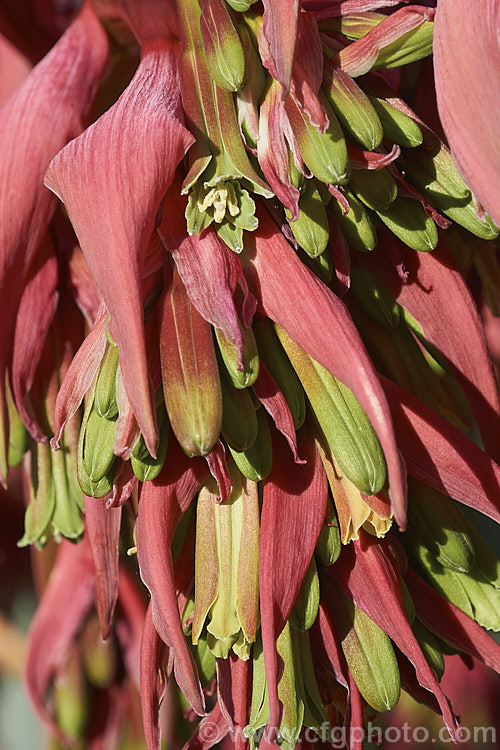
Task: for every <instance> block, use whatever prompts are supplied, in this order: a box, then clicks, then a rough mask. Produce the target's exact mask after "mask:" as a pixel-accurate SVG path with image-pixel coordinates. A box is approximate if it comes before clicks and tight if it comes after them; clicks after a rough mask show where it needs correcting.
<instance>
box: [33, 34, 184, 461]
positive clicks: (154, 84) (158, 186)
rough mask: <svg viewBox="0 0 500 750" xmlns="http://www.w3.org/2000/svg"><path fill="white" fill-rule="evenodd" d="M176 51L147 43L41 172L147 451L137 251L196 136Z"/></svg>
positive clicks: (149, 435)
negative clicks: (79, 254)
mask: <svg viewBox="0 0 500 750" xmlns="http://www.w3.org/2000/svg"><path fill="white" fill-rule="evenodd" d="M177 57H178V49H177V47H176V45H175V44H173V43H172V42H168V41H165V42H161V43H157V44H153V45H150V46H149V47H145V48H144V49H143V52H142V61H141V64H140V66H139V69H138V71H137V73H136V75H135V77H134V79H133V81H132V82H131V84H130V85H129V87H128V89H127V90H126V91H125V92H124V93H123V94H122V96H121V97H120V99H119V100H118V102H117V103H116V104H115V105H114V106H113V107H112V108H111V109H110V110H109V111H108V112H107V113H106V114H105V115H103V116H102V117H101V118H100V119H99V120H98V121H97V122H96V123H95V124H94V125H92V126H91V127H90V128H89V129H88V130H86V131H85V133H84V134H83V135H82V136H81V138H77V139H75V140H74V141H72V142H71V143H70V144H69V145H68V146H67V147H66V148H65V149H63V150H62V151H61V152H60V153H59V154H58V155H57V157H56V158H55V159H54V160H53V161H52V163H51V165H50V167H49V169H48V171H47V174H46V176H45V182H46V184H47V185H48V187H50V188H51V190H53V191H54V192H55V193H56V194H57V195H58V196H59V197H60V198H61V200H63V201H64V203H65V205H66V209H67V211H68V214H69V216H70V218H71V221H72V224H73V226H74V228H75V231H76V234H77V236H78V238H79V240H80V245H81V247H82V250H83V252H84V254H85V257H86V259H87V262H88V264H89V268H90V270H91V272H92V275H93V276H94V278H95V280H96V282H97V284H98V286H99V289H100V291H101V294H102V296H103V299H104V302H105V303H106V307H107V308H108V310H109V313H110V316H111V320H110V329H111V332H112V334H113V338H114V339H115V341H116V343H117V344H118V347H119V350H120V360H121V363H122V366H123V370H122V375H123V381H124V384H125V389H126V391H127V395H128V397H129V399H130V403H131V405H132V408H133V410H134V413H135V415H136V418H137V421H138V423H139V426H140V427H141V429H142V432H143V434H144V437H145V440H146V444H147V446H148V448H149V450H150V452H151V453H152V454H154V453H155V452H156V445H157V435H156V425H155V418H154V414H153V410H152V405H151V399H150V385H149V381H148V375H147V364H146V352H145V345H144V324H143V312H142V304H143V300H142V294H141V276H142V258H143V255H144V252H145V250H146V246H147V244H148V242H149V238H150V236H151V233H152V231H153V228H154V221H155V214H156V211H157V208H158V205H159V203H160V200H161V198H162V196H163V195H164V194H165V192H166V190H167V189H168V187H169V185H170V183H171V181H172V178H173V175H174V172H175V169H176V167H177V164H178V162H179V160H180V159H181V158H182V156H183V155H184V153H185V152H186V150H187V148H188V147H189V146H190V145H191V144H192V142H193V138H192V136H191V135H190V134H189V133H188V132H187V131H186V130H185V128H184V127H183V125H182V123H181V119H179V118H182V114H181V111H180V109H179V107H180V101H179V93H178V89H177V84H176V75H177V73H176V63H177ZM131 149H133V151H131ZM131 153H133V154H134V158H133V159H131ZM111 154H112V157H111ZM96 199H97V202H96ZM103 246H104V247H105V248H106V249H105V253H104V254H103V252H102V248H103ZM132 373H133V374H132Z"/></svg>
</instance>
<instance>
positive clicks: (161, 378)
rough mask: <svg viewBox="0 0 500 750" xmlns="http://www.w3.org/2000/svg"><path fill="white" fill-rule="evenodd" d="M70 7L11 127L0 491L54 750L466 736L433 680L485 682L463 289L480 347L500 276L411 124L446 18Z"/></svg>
mask: <svg viewBox="0 0 500 750" xmlns="http://www.w3.org/2000/svg"><path fill="white" fill-rule="evenodd" d="M450 1H451V0H450ZM441 3H442V4H443V7H445V6H446V5H447V0H441ZM34 5H36V3H34ZM51 5H52V3H48V5H47V7H49V6H51ZM73 5H78V6H81V7H79V8H73ZM400 5H403V7H396V6H400ZM68 6H69V7H68V8H67V13H66V14H65V17H64V19H62V11H61V10H60V9H59V11H58V10H57V8H58V3H57V2H54V3H53V8H52V22H53V26H54V28H56V27H57V21H58V20H60V21H61V22H62V21H64V24H65V25H66V26H67V28H66V30H65V32H64V33H63V34H62V36H61V37H60V38H59V39H58V41H56V42H55V44H53V46H52V48H51V49H50V51H48V52H47V54H45V56H44V57H43V59H42V60H41V61H40V62H38V64H36V65H35V67H34V68H33V69H32V70H31V71H30V72H29V74H27V75H26V77H25V79H24V80H23V81H22V82H21V83H20V85H19V86H18V87H17V88H15V90H14V91H13V93H12V94H11V96H10V98H7V99H6V101H5V103H4V104H3V107H2V108H1V109H0V133H1V135H0V164H1V168H0V309H1V311H2V316H3V317H2V320H3V323H2V327H1V328H0V478H1V479H2V481H3V483H4V485H6V483H7V479H8V473H9V469H10V468H11V467H14V466H16V465H19V464H21V463H22V466H23V472H24V475H25V496H26V497H25V499H26V503H27V509H26V515H25V529H24V535H23V536H22V539H21V540H20V542H19V544H20V545H30V544H32V545H36V546H37V547H39V548H44V547H45V546H49V547H50V546H51V545H54V541H53V540H54V539H55V540H56V542H57V543H58V545H57V546H58V551H57V557H56V562H55V565H54V569H53V572H52V576H51V577H50V579H49V582H48V585H47V588H46V589H45V591H44V593H43V596H42V598H41V602H40V605H39V609H38V611H37V614H36V615H35V618H34V622H33V625H32V629H31V633H30V642H29V652H28V661H27V667H26V686H27V691H28V694H29V696H30V698H31V700H32V703H33V705H34V707H35V709H36V711H37V712H38V714H39V715H40V716H41V717H42V719H43V720H44V721H45V722H46V723H47V724H48V726H49V727H50V728H51V730H52V732H53V735H54V743H55V744H54V746H57V743H58V742H66V743H68V742H69V743H71V742H72V743H73V744H74V746H75V747H98V746H99V747H100V746H101V745H98V744H93V743H98V742H106V743H107V744H106V745H105V746H106V747H113V746H116V747H121V748H123V747H130V748H133V747H142V746H143V743H144V741H145V742H146V746H147V748H148V750H159V748H160V747H161V731H160V724H161V722H160V705H161V703H162V700H163V698H164V696H165V693H166V691H169V705H170V706H172V705H174V704H175V705H178V707H179V710H180V711H181V712H182V709H184V710H185V712H186V716H187V717H188V718H190V719H191V720H194V719H195V717H196V716H198V717H203V718H201V720H200V721H199V723H198V724H197V726H196V728H195V729H194V733H193V734H192V736H191V739H188V740H187V748H190V749H193V750H194V748H203V750H208V748H210V747H211V746H213V745H215V744H216V743H218V742H219V741H221V740H222V739H223V738H224V737H225V736H228V737H230V738H231V739H232V740H233V742H234V743H235V744H236V745H237V746H238V747H240V748H245V747H247V746H248V747H250V748H251V749H252V750H254V749H255V748H257V747H258V748H262V750H266V748H270V747H272V746H275V745H278V746H280V747H283V748H284V750H293V748H294V747H295V746H296V745H297V743H299V742H303V743H305V744H308V743H313V742H314V741H321V743H322V744H327V745H328V731H331V732H332V731H334V730H335V729H336V728H338V727H344V728H346V729H348V730H350V731H351V734H352V731H353V730H354V729H356V728H357V729H360V728H362V727H363V726H364V724H365V723H366V722H367V721H368V720H373V718H374V717H375V716H376V715H377V714H379V713H383V712H385V711H388V710H390V709H392V708H393V707H394V706H396V704H397V703H398V701H399V697H400V692H401V690H402V689H403V690H405V691H407V692H408V693H409V694H410V695H411V696H413V697H414V698H415V699H417V700H418V701H420V702H422V703H425V704H426V705H428V706H430V707H431V708H432V709H434V710H436V711H438V712H440V713H442V715H443V717H444V721H445V724H446V726H447V727H448V729H449V732H450V735H451V736H454V733H455V732H456V730H457V726H458V724H457V717H456V716H455V714H454V712H453V708H452V706H451V705H450V702H449V700H448V698H447V697H446V695H445V693H444V692H443V689H442V687H441V685H440V681H441V678H442V676H443V672H444V660H443V654H460V655H461V656H462V658H463V659H464V660H465V661H466V663H467V664H471V663H473V660H474V659H478V660H480V661H482V662H484V663H485V664H487V665H488V666H489V667H491V668H493V669H495V670H496V671H498V672H500V646H499V645H498V644H497V643H496V641H495V640H494V639H493V638H491V636H490V635H489V634H488V633H487V632H486V630H496V631H498V630H500V595H499V593H498V589H499V588H500V562H499V561H498V560H497V558H496V556H495V554H494V553H493V551H492V550H491V549H490V548H489V547H488V545H487V544H486V542H485V541H484V540H483V539H482V537H481V535H480V533H479V532H478V531H477V529H476V527H475V525H474V523H473V520H474V516H473V515H470V514H469V512H464V511H463V510H462V509H461V508H460V506H459V504H458V503H462V504H464V505H466V506H469V508H472V509H474V510H475V511H479V512H480V513H483V514H485V515H487V516H489V517H490V518H492V519H493V520H495V521H497V522H500V465H499V464H498V463H497V461H500V450H499V444H498V438H497V435H498V429H499V426H500V406H499V400H498V389H497V383H496V379H495V373H494V369H493V366H492V363H491V361H490V357H489V354H488V349H487V344H486V339H485V336H484V332H483V328H482V323H481V318H480V315H479V313H478V310H477V307H476V302H475V299H474V297H473V293H472V291H471V288H472V287H469V285H468V283H467V280H468V279H470V278H472V279H473V280H474V287H473V289H474V291H477V289H478V288H479V290H480V293H481V290H484V292H483V293H484V297H485V299H486V301H487V302H488V303H489V305H490V307H491V308H492V311H493V313H494V314H496V313H498V306H499V300H498V294H497V293H498V290H499V288H500V285H499V284H498V280H499V279H500V268H499V266H498V265H497V258H496V243H495V240H496V238H497V237H498V234H499V229H498V228H497V226H496V225H495V223H494V221H493V219H492V218H490V216H489V215H488V214H487V213H486V211H485V210H484V209H483V207H482V205H480V203H479V200H478V199H477V198H476V196H475V195H473V193H472V192H471V190H470V189H469V187H468V185H467V184H466V183H465V182H464V180H463V179H462V177H461V176H460V174H459V172H458V171H457V168H456V166H455V162H454V159H453V157H452V155H451V153H450V151H449V149H448V147H447V145H446V143H445V141H444V136H443V133H442V131H440V127H441V126H440V124H439V120H438V117H437V113H436V110H435V108H433V106H432V105H431V104H429V102H427V105H426V106H425V107H422V108H421V109H419V112H420V115H421V117H420V116H418V115H417V114H416V113H415V112H414V111H413V109H412V108H411V107H410V104H409V103H408V101H410V102H411V101H412V99H413V100H415V102H418V98H419V91H424V92H425V91H427V92H429V91H432V85H433V84H432V78H431V72H432V71H431V69H430V68H429V65H428V60H427V59H426V58H428V56H429V55H430V53H431V52H432V48H433V33H434V27H435V25H436V24H437V21H438V17H439V9H438V11H437V16H436V11H435V10H434V9H433V8H430V7H428V6H429V3H421V4H416V5H405V4H402V3H399V2H396V0H385V1H384V0H372V1H369V0H363V1H361V0H343V1H339V0H302V2H299V0H263V2H253V1H252V0H177V1H175V0H84V2H83V4H81V3H74V4H72V3H69V4H68ZM13 8H14V5H12V6H11V4H10V2H7V5H6V10H5V11H0V30H3V31H4V32H5V33H6V34H9V35H10V38H11V39H12V40H13V41H15V42H16V44H17V45H18V46H19V47H20V48H21V49H23V51H25V52H30V51H31V54H32V55H33V58H34V59H35V60H36V59H38V58H39V57H40V56H41V55H42V54H43V53H44V52H45V50H44V49H40V48H41V47H42V48H43V46H44V40H45V37H44V36H43V35H40V34H38V35H37V37H36V39H37V44H34V43H33V40H32V39H30V38H29V36H30V35H29V34H25V35H24V36H23V33H22V30H20V29H19V28H18V27H16V25H15V23H14V21H15V13H14V12H13V10H12V9H13ZM70 11H74V12H73V13H72V14H71V12H70ZM444 12H445V11H444V10H443V13H444ZM58 13H59V15H58ZM68 13H69V14H70V15H72V17H71V18H69V17H66V16H67V14H68ZM435 17H436V18H435ZM48 29H49V27H48V26H47V28H46V32H47V34H48V33H49V31H48ZM49 36H50V35H49ZM50 43H52V41H51V42H50ZM442 55H443V52H442V51H441V56H442ZM407 65H408V68H406V67H405V66H407ZM417 108H418V107H417ZM424 110H425V112H424ZM422 118H425V119H426V120H427V122H424V120H423V119H422ZM56 196H57V197H58V198H59V199H60V201H61V202H60V203H58V201H57V198H56ZM481 200H482V201H484V199H483V198H481ZM488 205H489V204H488ZM496 221H497V222H498V221H499V219H498V218H496ZM401 532H404V533H401ZM139 574H140V578H141V579H142V582H143V583H144V586H142V584H140V581H139V577H138V576H139ZM148 592H149V598H148ZM99 632H100V635H99ZM102 639H104V641H103V640H102ZM174 683H175V687H174ZM138 690H139V691H140V701H141V705H142V720H143V730H144V735H143V736H142V734H141V731H140V730H138V722H137V716H136V715H135V713H134V711H133V710H131V709H130V707H131V706H132V707H133V706H135V703H136V702H137V695H138V692H137V691H138ZM176 691H177V692H176ZM103 706H104V708H103ZM325 728H326V730H328V731H325ZM347 736H349V734H348V735H347ZM311 737H314V738H315V739H313V740H311ZM85 743H87V744H85ZM351 747H352V748H353V749H354V748H355V747H360V744H359V742H358V740H353V742H352V744H351Z"/></svg>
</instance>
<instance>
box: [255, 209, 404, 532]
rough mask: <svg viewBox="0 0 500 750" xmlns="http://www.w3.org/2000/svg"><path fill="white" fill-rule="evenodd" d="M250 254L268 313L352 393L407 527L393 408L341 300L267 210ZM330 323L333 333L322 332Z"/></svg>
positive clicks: (401, 522)
mask: <svg viewBox="0 0 500 750" xmlns="http://www.w3.org/2000/svg"><path fill="white" fill-rule="evenodd" d="M259 221H260V228H259V230H258V232H256V233H255V239H254V240H253V242H252V244H251V245H250V247H249V248H248V250H249V253H248V257H249V259H250V262H249V264H248V266H247V267H246V269H245V270H246V273H247V275H248V276H249V278H250V280H251V285H252V289H253V291H254V293H255V295H256V296H257V298H258V299H259V301H260V303H261V305H262V308H263V310H264V311H265V313H266V315H268V316H269V317H270V318H271V320H274V321H275V322H276V323H278V324H279V325H280V326H282V327H283V328H284V329H285V330H286V331H287V332H288V333H289V334H290V336H291V337H292V338H293V339H294V341H296V342H297V343H298V344H300V346H302V348H303V349H305V350H306V351H307V353H308V354H310V355H311V356H312V357H314V359H316V360H317V361H318V362H319V363H320V364H321V365H323V367H325V368H326V369H327V370H329V371H330V372H332V373H333V374H334V375H335V376H336V377H338V378H339V380H341V381H342V382H343V383H345V384H346V385H347V386H348V387H349V388H351V389H352V391H353V393H354V395H355V396H356V397H357V398H358V399H359V402H360V403H361V405H362V406H363V407H364V409H365V411H366V413H367V415H368V416H369V417H370V418H371V421H372V423H373V426H374V428H375V430H376V431H377V434H378V436H379V438H380V442H381V444H382V447H383V449H384V453H385V458H386V461H387V466H388V472H389V491H390V494H391V498H392V502H393V508H394V513H395V515H396V518H397V520H398V523H399V525H400V526H401V528H404V527H405V523H406V522H405V505H406V501H405V492H406V489H405V472H404V467H403V464H402V461H401V457H400V454H399V451H398V448H397V446H396V440H395V436H394V432H393V427H392V422H391V418H390V415H389V408H388V406H387V403H386V401H385V397H384V396H383V393H382V387H381V386H380V384H379V382H378V377H377V374H376V372H375V369H374V368H373V365H372V363H371V361H370V359H369V357H368V355H367V353H366V351H365V348H364V346H363V343H362V341H361V339H360V338H359V334H358V332H357V329H356V327H355V326H354V323H353V322H352V319H351V317H350V316H349V313H348V311H347V309H346V307H345V306H344V305H343V304H342V302H341V301H340V300H339V298H338V297H337V296H336V295H335V294H333V292H331V291H330V290H329V289H328V287H326V286H325V285H324V284H323V283H322V282H321V281H320V280H319V279H318V278H317V277H316V276H314V274H312V273H310V271H308V269H307V268H306V267H305V266H304V265H303V264H302V263H301V262H300V261H299V259H298V257H297V256H296V255H295V254H294V253H293V251H292V249H291V248H290V246H289V245H288V244H287V243H286V241H285V240H284V238H283V236H282V235H281V233H280V232H279V231H278V229H277V227H276V226H275V225H274V223H273V221H272V219H271V218H270V217H269V215H268V214H267V213H266V211H265V210H263V211H261V212H260V214H259ZM325 320H329V328H328V329H327V330H326V331H325V330H324V329H323V328H319V327H318V324H319V325H322V324H323V323H324V321H325Z"/></svg>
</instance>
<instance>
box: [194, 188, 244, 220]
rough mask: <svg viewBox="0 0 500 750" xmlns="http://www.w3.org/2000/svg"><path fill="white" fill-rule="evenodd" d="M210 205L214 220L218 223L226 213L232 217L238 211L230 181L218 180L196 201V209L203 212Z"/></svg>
mask: <svg viewBox="0 0 500 750" xmlns="http://www.w3.org/2000/svg"><path fill="white" fill-rule="evenodd" d="M210 206H213V209H214V221H215V222H216V223H217V224H220V223H221V222H222V221H223V220H224V218H225V216H226V213H229V215H230V216H232V217H233V218H234V217H235V216H238V214H239V213H240V207H239V205H238V198H237V197H236V191H235V189H234V185H233V183H232V182H220V183H219V184H218V185H216V187H213V188H211V189H210V190H209V191H208V193H207V194H206V195H205V197H204V198H203V200H202V201H198V210H199V211H200V212H201V213H203V212H204V211H206V210H207V209H208V208H210Z"/></svg>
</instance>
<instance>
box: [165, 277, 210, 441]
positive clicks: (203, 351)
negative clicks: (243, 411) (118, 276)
mask: <svg viewBox="0 0 500 750" xmlns="http://www.w3.org/2000/svg"><path fill="white" fill-rule="evenodd" d="M160 336H161V339H160V355H161V367H162V377H163V392H164V395H165V404H166V407H167V412H168V416H169V419H170V423H171V425H172V430H173V431H174V433H175V436H176V437H177V440H178V441H179V443H180V444H181V446H182V448H183V450H184V451H185V452H186V453H187V454H188V455H189V456H205V455H206V454H207V453H209V452H210V450H211V449H212V447H213V445H214V443H215V441H216V440H217V438H218V437H219V432H220V428H221V423H222V395H221V388H220V380H219V371H218V367H217V360H216V357H215V351H214V345H213V339H212V331H211V327H210V325H209V324H208V323H207V322H206V320H204V319H203V318H202V317H201V315H200V314H199V313H198V311H197V310H196V308H195V307H193V305H192V304H191V301H190V299H189V297H188V295H187V292H186V289H185V287H184V285H183V283H182V281H181V279H180V277H179V274H178V272H177V270H175V271H174V277H173V282H172V286H171V287H170V289H169V290H168V291H167V293H166V295H165V298H164V301H163V309H162V317H161V329H160Z"/></svg>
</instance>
